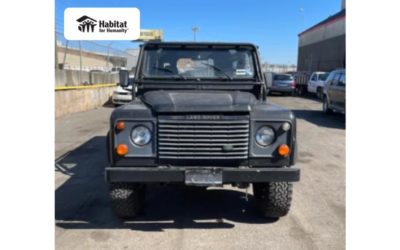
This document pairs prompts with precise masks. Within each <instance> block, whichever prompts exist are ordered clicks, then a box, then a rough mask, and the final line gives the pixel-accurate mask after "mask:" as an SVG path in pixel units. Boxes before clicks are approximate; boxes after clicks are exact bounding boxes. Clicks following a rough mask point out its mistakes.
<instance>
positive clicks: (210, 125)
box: [158, 117, 249, 160]
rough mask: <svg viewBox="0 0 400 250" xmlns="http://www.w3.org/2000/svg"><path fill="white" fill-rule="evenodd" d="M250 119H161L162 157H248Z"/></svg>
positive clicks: (160, 139)
mask: <svg viewBox="0 0 400 250" xmlns="http://www.w3.org/2000/svg"><path fill="white" fill-rule="evenodd" d="M248 150H249V120H248V118H247V120H244V119H243V117H241V119H240V120H238V119H231V120H226V119H225V120H185V119H177V120H176V119H159V121H158V155H159V158H160V159H204V160H214V159H229V160H230V159H232V160H233V159H247V157H248Z"/></svg>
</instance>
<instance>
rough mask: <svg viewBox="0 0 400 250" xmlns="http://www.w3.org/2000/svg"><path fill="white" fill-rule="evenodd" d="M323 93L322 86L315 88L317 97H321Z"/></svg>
mask: <svg viewBox="0 0 400 250" xmlns="http://www.w3.org/2000/svg"><path fill="white" fill-rule="evenodd" d="M322 97H323V95H322V88H317V98H318V99H322Z"/></svg>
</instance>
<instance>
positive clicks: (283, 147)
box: [278, 144, 290, 157]
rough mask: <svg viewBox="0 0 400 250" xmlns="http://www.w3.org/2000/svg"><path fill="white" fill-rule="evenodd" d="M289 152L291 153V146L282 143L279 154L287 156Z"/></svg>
mask: <svg viewBox="0 0 400 250" xmlns="http://www.w3.org/2000/svg"><path fill="white" fill-rule="evenodd" d="M289 153H290V148H289V146H288V145H286V144H282V145H280V146H279V148H278V154H279V155H280V156H282V157H286V156H288V155H289Z"/></svg>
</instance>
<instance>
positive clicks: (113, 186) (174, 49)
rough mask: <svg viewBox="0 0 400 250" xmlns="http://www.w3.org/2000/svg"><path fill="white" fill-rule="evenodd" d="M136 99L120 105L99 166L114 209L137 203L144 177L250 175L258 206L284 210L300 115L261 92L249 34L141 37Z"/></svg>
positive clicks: (225, 180)
mask: <svg viewBox="0 0 400 250" xmlns="http://www.w3.org/2000/svg"><path fill="white" fill-rule="evenodd" d="M130 81H131V80H130V79H129V78H128V73H127V72H125V71H120V84H121V85H122V86H127V85H129V84H132V85H133V88H132V91H133V101H132V102H131V103H129V104H125V105H124V106H121V107H119V108H116V109H115V110H114V111H113V113H112V115H111V120H110V132H109V134H108V140H107V143H108V154H109V162H110V165H109V167H107V168H106V170H105V175H106V180H107V181H108V182H109V183H110V196H111V200H112V205H113V209H114V211H115V213H116V214H117V215H119V216H120V217H134V216H135V215H137V214H138V212H140V211H141V209H143V203H144V194H145V185H146V183H184V184H185V185H193V186H222V185H223V184H232V185H237V186H240V187H243V186H248V185H249V184H252V186H253V193H254V197H255V200H256V203H257V207H258V208H259V210H260V211H261V212H262V214H263V215H264V216H267V217H280V216H284V215H286V214H287V213H288V211H289V208H290V203H291V198H292V183H291V182H294V181H298V180H299V176H300V170H299V169H298V168H295V167H294V165H295V161H296V154H297V147H296V143H297V142H296V119H295V117H294V115H293V113H292V112H291V111H289V110H286V109H282V108H280V107H277V106H275V105H272V104H268V103H267V102H266V96H267V87H266V84H265V77H264V75H263V74H262V71H261V66H260V59H259V56H258V51H257V47H256V46H254V45H253V44H248V43H187V42H185V43H184V42H149V43H146V44H144V45H142V46H141V50H140V54H139V59H138V64H137V68H136V72H135V78H134V79H132V82H130Z"/></svg>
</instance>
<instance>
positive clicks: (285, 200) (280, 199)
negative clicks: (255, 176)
mask: <svg viewBox="0 0 400 250" xmlns="http://www.w3.org/2000/svg"><path fill="white" fill-rule="evenodd" d="M292 192H293V184H292V183H290V182H269V183H253V193H254V198H255V200H256V206H257V208H258V210H259V211H260V212H261V214H262V215H263V216H265V217H269V218H278V217H282V216H285V215H286V214H287V213H288V212H289V210H290V204H291V202H292Z"/></svg>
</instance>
